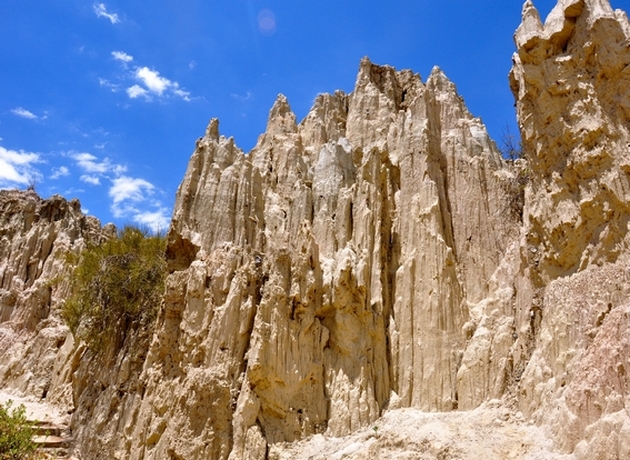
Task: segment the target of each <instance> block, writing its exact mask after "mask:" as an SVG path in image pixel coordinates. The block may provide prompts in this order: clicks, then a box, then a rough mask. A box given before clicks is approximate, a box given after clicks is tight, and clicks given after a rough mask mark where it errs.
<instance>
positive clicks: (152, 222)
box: [132, 208, 171, 233]
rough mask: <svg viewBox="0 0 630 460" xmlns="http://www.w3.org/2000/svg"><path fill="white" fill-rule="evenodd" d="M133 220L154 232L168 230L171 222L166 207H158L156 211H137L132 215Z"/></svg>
mask: <svg viewBox="0 0 630 460" xmlns="http://www.w3.org/2000/svg"><path fill="white" fill-rule="evenodd" d="M132 218H133V221H134V222H137V223H138V224H140V225H146V226H147V227H149V228H150V229H151V230H153V231H154V232H155V233H158V232H162V231H164V230H168V227H169V225H170V224H171V218H170V216H169V214H168V210H167V209H166V208H159V209H158V210H157V211H154V212H151V211H138V212H136V213H135V215H134V216H133V217H132Z"/></svg>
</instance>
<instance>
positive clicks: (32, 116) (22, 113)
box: [11, 107, 37, 120]
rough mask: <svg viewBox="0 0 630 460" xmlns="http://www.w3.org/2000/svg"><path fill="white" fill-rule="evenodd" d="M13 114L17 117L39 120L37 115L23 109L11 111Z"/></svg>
mask: <svg viewBox="0 0 630 460" xmlns="http://www.w3.org/2000/svg"><path fill="white" fill-rule="evenodd" d="M11 113H13V114H14V115H17V116H18V117H22V118H28V119H29V120H36V119H37V115H35V114H34V113H33V112H30V111H28V110H26V109H23V108H22V107H18V108H16V109H13V110H11Z"/></svg>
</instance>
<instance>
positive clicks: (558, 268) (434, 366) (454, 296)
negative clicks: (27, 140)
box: [0, 0, 630, 460]
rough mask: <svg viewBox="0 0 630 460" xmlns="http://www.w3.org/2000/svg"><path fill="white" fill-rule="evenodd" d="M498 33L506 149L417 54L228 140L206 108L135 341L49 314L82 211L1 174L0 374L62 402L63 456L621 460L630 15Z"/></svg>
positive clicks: (594, 2)
mask: <svg viewBox="0 0 630 460" xmlns="http://www.w3.org/2000/svg"><path fill="white" fill-rule="evenodd" d="M515 41H516V45H517V53H516V54H515V55H514V67H513V69H512V72H511V74H510V85H511V88H512V90H513V92H514V95H515V98H516V102H517V114H518V119H519V124H520V128H521V136H522V140H523V146H524V152H525V159H524V160H518V161H516V162H513V163H506V162H505V161H504V160H502V159H501V156H500V154H499V153H498V151H497V149H496V147H495V145H494V143H493V142H492V141H491V140H490V139H489V137H488V135H487V133H486V130H485V128H484V126H483V124H482V123H481V121H480V120H479V119H477V118H475V117H473V116H472V115H471V114H470V113H469V112H468V110H467V109H466V107H465V105H464V103H463V102H462V100H461V98H460V97H459V96H458V94H457V91H456V88H455V86H454V85H453V83H451V82H450V81H449V80H448V79H447V78H446V77H445V76H444V74H443V73H442V72H441V71H440V70H439V69H437V68H436V69H434V70H433V72H432V73H431V75H430V76H429V78H428V79H427V80H426V82H423V81H422V80H421V79H420V77H419V76H418V75H416V74H413V73H412V72H410V71H396V70H394V69H393V68H391V67H387V66H377V65H374V64H372V63H371V62H369V60H367V59H364V60H363V61H362V62H361V65H360V69H359V75H358V77H357V81H356V86H355V89H354V91H353V92H352V93H351V94H344V93H342V92H336V93H334V94H325V95H320V96H318V98H317V99H316V101H315V104H314V106H313V108H312V109H311V111H310V112H309V114H308V115H307V116H306V117H305V118H304V120H302V121H301V122H300V123H298V122H297V120H296V117H295V115H294V114H293V113H292V112H291V109H290V106H289V103H288V101H287V100H286V98H284V96H279V97H278V99H277V101H276V103H275V104H274V106H273V108H272V109H271V111H270V115H269V121H268V126H267V129H266V132H265V133H264V134H262V135H261V136H260V138H259V141H258V143H257V145H256V147H255V148H254V149H253V150H252V151H251V152H249V153H248V154H244V153H243V152H242V151H241V150H240V149H238V147H237V146H236V145H235V143H234V141H233V140H232V139H226V138H225V137H223V136H221V135H220V134H219V128H218V121H217V120H212V121H211V122H210V124H209V126H208V128H207V130H206V133H205V135H204V136H203V137H202V138H200V139H199V140H198V141H197V145H196V149H195V152H194V153H193V156H192V158H191V159H190V163H189V166H188V170H187V172H186V176H185V177H184V180H183V182H182V184H181V186H180V188H179V190H178V193H177V200H176V206H175V210H174V214H173V221H172V226H171V229H170V231H169V234H168V247H167V258H168V265H169V276H168V279H167V282H166V290H165V294H164V300H163V305H162V309H161V313H160V316H159V318H158V321H157V324H156V325H155V330H154V331H152V337H146V336H131V337H130V340H129V341H128V342H126V343H125V345H124V346H123V349H121V350H118V352H112V353H110V354H109V355H107V356H101V357H97V356H95V355H94V354H90V353H89V352H88V351H86V349H85V347H84V346H83V345H82V344H75V343H74V341H73V340H71V339H70V340H67V339H66V337H67V329H66V328H65V326H63V325H61V324H60V322H59V321H58V320H57V319H55V318H56V316H55V315H54V314H51V313H50V312H53V313H54V311H55V305H56V304H57V303H58V302H59V301H60V299H62V298H63V296H64V295H65V294H67V288H68V284H67V281H65V280H64V279H63V276H64V275H63V274H65V273H68V272H67V270H68V268H67V267H65V266H64V264H63V262H62V261H63V253H64V252H66V251H78V250H79V249H80V247H81V245H82V239H84V238H86V237H87V235H91V234H97V233H98V231H99V230H98V229H99V227H98V224H97V223H96V222H93V221H91V220H89V219H86V218H85V217H83V216H82V215H81V214H80V212H79V209H78V205H77V204H73V202H71V203H67V202H65V201H63V200H62V199H60V198H53V199H51V200H49V201H42V200H40V199H39V198H37V197H35V196H34V195H31V194H28V193H22V194H19V193H17V192H2V194H0V206H2V209H1V210H0V211H2V212H1V213H0V225H2V226H1V227H0V232H2V233H0V236H1V238H2V239H1V240H0V256H1V258H0V350H2V351H0V385H2V386H3V387H12V388H14V389H17V390H19V391H21V392H24V393H27V394H31V395H36V396H38V397H42V396H44V395H47V399H52V400H54V401H57V402H60V403H64V404H66V406H67V407H68V408H70V409H74V414H73V418H72V425H71V427H72V430H73V435H74V437H75V440H76V442H77V446H76V447H77V451H78V452H81V454H82V455H83V457H84V458H102V456H104V455H105V456H106V457H107V458H132V459H164V458H173V459H197V458H199V459H201V458H204V459H221V460H225V459H230V460H240V459H252V460H253V459H267V458H277V459H282V458H310V456H311V455H313V456H315V458H319V457H318V456H320V457H322V456H323V457H325V456H327V455H328V456H329V457H330V458H356V459H360V458H375V457H379V456H380V457H382V458H385V457H387V456H389V457H391V458H484V459H485V458H492V457H491V456H490V457H489V456H488V453H487V452H488V451H489V450H492V452H494V453H496V454H497V458H543V457H544V458H577V459H587V458H588V459H620V458H628V457H630V442H628V435H629V434H630V418H629V417H628V408H629V407H630V406H629V404H630V399H629V398H630V394H629V391H630V390H629V388H630V381H629V377H628V369H629V367H630V339H629V338H628V337H629V333H630V301H629V299H630V269H629V267H630V251H629V249H628V228H629V227H628V225H629V222H630V208H629V205H628V203H630V195H629V194H630V177H629V174H630V160H629V158H630V156H629V155H628V149H629V146H630V132H629V130H630V128H629V126H630V124H629V123H628V121H629V119H630V99H629V98H628V88H630V81H629V78H630V70H628V69H630V65H629V64H630V47H629V45H628V44H629V43H630V24H629V22H628V19H627V17H626V15H625V13H623V12H620V11H613V10H612V9H611V8H610V5H609V3H608V2H607V1H606V0H560V1H559V3H558V5H557V6H556V8H554V10H553V11H552V13H551V14H550V15H549V17H548V18H547V20H546V21H545V23H544V24H543V23H542V21H541V20H540V17H539V15H538V13H537V11H536V9H535V8H534V6H533V4H532V3H531V2H530V1H527V2H526V3H525V5H524V8H523V22H522V25H521V26H520V27H519V29H518V30H517V32H516V35H515ZM22 254H25V256H23V255H22ZM64 270H66V271H64ZM60 276H61V277H62V278H59V277H60ZM53 280H58V281H54V282H53ZM5 344H6V346H5ZM60 347H61V348H60ZM5 350H7V351H5ZM51 376H52V377H51ZM497 400H501V401H502V403H501V404H498V403H497ZM489 401H491V402H489ZM454 410H457V411H460V413H458V414H441V415H439V416H437V415H435V416H433V415H426V416H422V415H420V412H419V411H425V412H449V411H454ZM384 414H385V416H384V418H382V419H381V420H379V421H377V420H378V419H379V418H380V417H383V415H384ZM477 418H478V420H479V426H475V423H474V420H476V419H477ZM524 421H532V422H536V423H537V424H538V425H539V426H540V427H541V428H540V429H539V430H538V429H534V428H533V427H527V426H525V425H524V424H523V422H524ZM402 425H404V426H402ZM375 426H382V427H383V430H382V431H380V433H379V430H378V429H374V427H375ZM397 426H400V428H399V429H398V430H397V429H396V427H397ZM432 429H437V430H445V431H444V432H446V433H452V435H445V436H435V435H433V434H432V433H431V430H432ZM542 431H546V432H548V433H549V434H550V436H551V437H552V438H553V441H554V446H555V448H556V449H558V450H559V452H557V453H554V454H551V453H549V452H548V449H550V447H549V446H550V445H549V444H547V441H548V440H547V438H545V437H544V436H542V435H541V432H542ZM370 432H372V433H370ZM95 433H97V434H98V436H94V434H95ZM368 433H369V434H368ZM494 434H496V436H494ZM416 435H417V436H416ZM449 436H451V437H450V438H449ZM339 437H345V438H344V439H339ZM480 437H482V438H483V443H482V444H483V446H486V447H487V448H486V447H484V449H481V448H479V449H477V450H469V451H465V449H464V446H465V444H462V442H460V441H461V439H464V440H469V442H470V443H475V444H478V440H479V439H480ZM451 438H457V439H459V441H453V440H452V439H451ZM519 439H520V440H522V442H521V443H519ZM538 441H540V443H541V444H540V445H539V444H537V443H538ZM541 445H542V446H544V449H542V450H541V448H540V446H541ZM401 446H404V447H405V449H412V450H415V451H416V452H415V454H417V455H415V454H414V453H410V454H409V455H406V452H405V449H403V448H401ZM545 449H547V450H545ZM420 451H421V452H420ZM414 455H415V457H414Z"/></svg>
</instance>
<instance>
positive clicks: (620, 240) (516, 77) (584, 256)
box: [510, 0, 630, 459]
mask: <svg viewBox="0 0 630 460" xmlns="http://www.w3.org/2000/svg"><path fill="white" fill-rule="evenodd" d="M629 39H630V25H629V23H628V19H627V17H626V15H625V13H623V12H621V11H613V10H612V8H611V7H610V5H609V3H608V2H607V1H605V0H597V1H596V0H579V1H578V0H572V1H569V0H562V1H560V2H559V3H558V5H557V6H556V7H555V8H554V10H553V11H552V12H551V14H550V15H549V17H548V18H547V20H546V21H545V24H544V25H543V24H542V23H541V21H540V19H539V17H538V14H537V12H536V11H535V9H534V8H533V5H532V4H531V2H527V3H526V5H525V7H524V21H523V24H522V25H521V27H520V28H519V29H518V30H517V32H516V35H515V40H516V43H517V47H518V52H517V53H516V54H515V55H514V67H513V69H512V72H511V76H510V79H511V87H512V90H513V92H514V94H515V97H516V99H517V110H518V117H519V122H520V126H521V133H522V138H523V142H524V146H525V149H526V151H527V154H528V157H529V167H530V170H531V187H529V188H528V189H527V197H526V202H527V204H526V207H525V213H524V214H525V215H524V217H525V229H524V239H523V241H522V248H521V254H522V259H523V261H524V262H525V261H526V263H527V268H526V270H525V275H526V276H528V278H529V282H530V283H531V290H532V295H531V297H532V301H531V306H529V307H527V306H526V305H523V304H521V306H525V309H524V310H521V315H520V316H521V318H522V319H521V321H520V326H519V329H520V330H519V333H520V338H519V341H518V343H521V342H524V340H528V341H529V342H530V343H531V344H532V345H533V347H532V348H531V351H530V352H529V353H523V355H524V358H525V359H526V358H527V356H526V355H527V354H529V355H530V356H531V358H529V361H528V365H527V367H526V369H525V371H524V373H523V375H522V381H521V384H520V387H519V391H518V396H519V405H520V407H521V409H522V410H523V411H524V412H525V413H526V414H531V415H532V416H533V417H534V418H535V419H536V420H538V421H539V422H541V423H543V424H545V425H547V426H549V427H550V428H551V429H552V431H553V433H554V435H555V437H556V440H557V443H558V445H559V446H561V447H562V448H563V449H564V450H565V451H566V452H574V454H575V457H576V458H589V459H591V458H593V459H598V458H602V459H603V458H607V459H608V458H626V457H628V455H629V452H630V451H629V447H628V442H627V433H628V432H629V430H630V419H629V418H628V415H627V409H628V407H629V406H628V403H627V401H628V397H629V395H630V394H629V393H628V388H629V384H630V380H629V379H628V376H627V368H628V365H629V362H628V359H629V358H628V357H629V355H628V350H627V343H626V342H627V333H626V332H624V331H626V329H627V327H628V324H629V323H628V317H627V309H628V305H629V302H628V299H629V295H630V279H629V278H628V262H629V260H628V242H629V239H628V221H629V217H630V208H629V207H628V206H629V203H630V200H629V198H630V196H629V195H628V193H629V192H628V191H629V190H630V178H629V176H628V172H629V171H630V169H629V166H628V158H629V157H628V145H630V132H629V131H628V126H629V125H628V121H629V120H630V99H629V94H630V93H629V91H628V89H629V88H630V73H629V72H628V69H629V68H630V67H629V64H630V49H629V48H628V45H627V43H628V40H629ZM527 313H529V316H530V318H529V319H527ZM528 323H529V324H528ZM524 337H529V338H527V339H524V340H523V338H524ZM521 345H522V347H523V348H526V345H525V344H524V343H521Z"/></svg>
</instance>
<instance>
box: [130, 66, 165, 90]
mask: <svg viewBox="0 0 630 460" xmlns="http://www.w3.org/2000/svg"><path fill="white" fill-rule="evenodd" d="M136 78H137V79H138V80H140V81H141V82H142V83H144V86H146V87H147V88H149V91H151V92H152V93H156V94H157V95H158V96H161V95H162V93H163V92H164V90H166V89H167V88H168V87H169V86H171V85H172V83H171V81H170V80H169V79H168V78H164V77H160V72H158V71H157V70H151V69H149V68H148V67H139V68H138V69H136Z"/></svg>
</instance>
